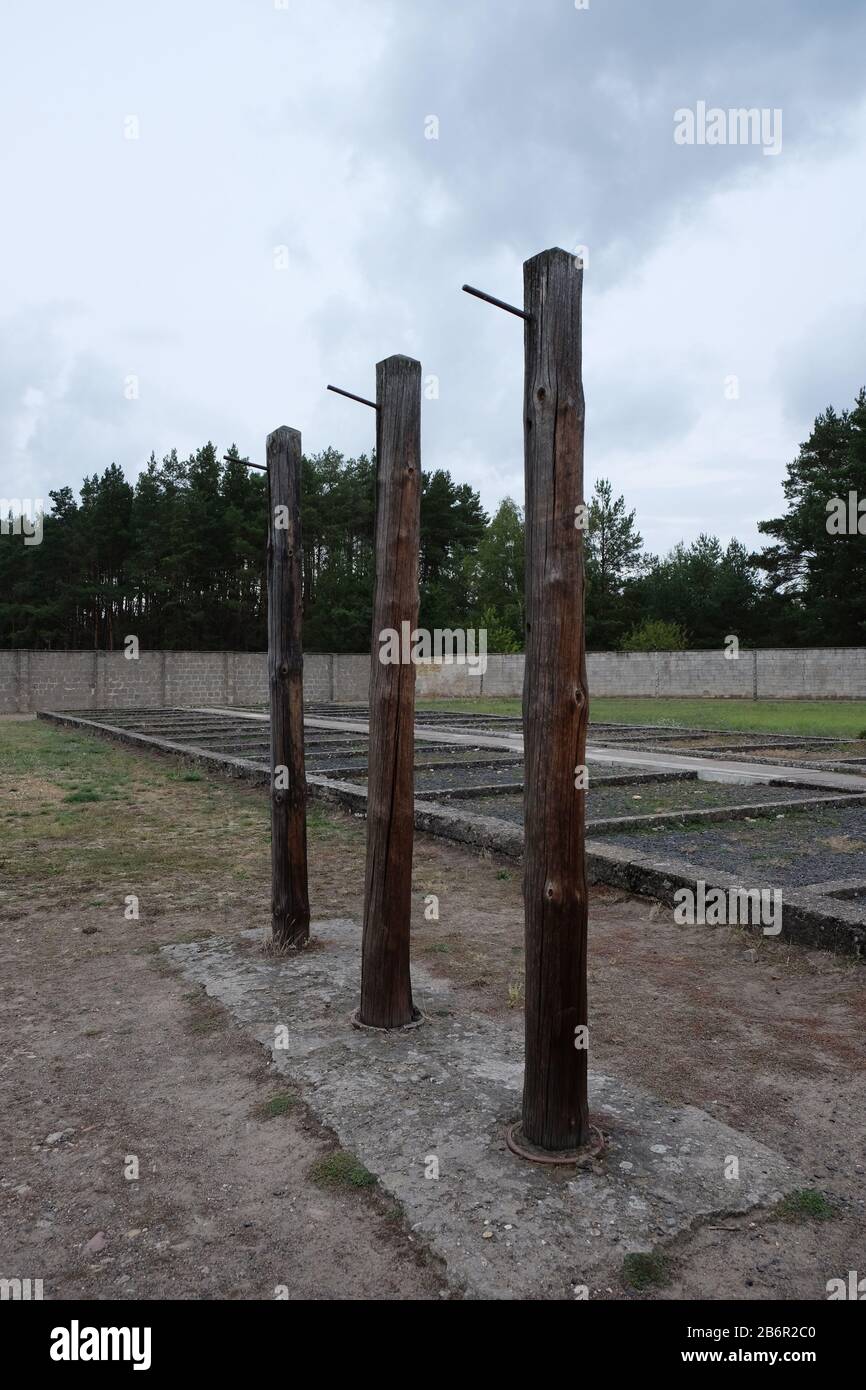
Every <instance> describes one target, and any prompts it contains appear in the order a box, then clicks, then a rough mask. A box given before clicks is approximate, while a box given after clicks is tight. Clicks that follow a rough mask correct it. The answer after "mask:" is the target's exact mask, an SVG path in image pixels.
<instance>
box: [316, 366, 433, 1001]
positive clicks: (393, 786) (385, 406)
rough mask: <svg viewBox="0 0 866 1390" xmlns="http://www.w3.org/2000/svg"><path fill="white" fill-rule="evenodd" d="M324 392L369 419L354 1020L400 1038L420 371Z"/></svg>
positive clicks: (409, 839) (405, 989)
mask: <svg viewBox="0 0 866 1390" xmlns="http://www.w3.org/2000/svg"><path fill="white" fill-rule="evenodd" d="M328 390H329V391H337V392H338V393H339V394H340V395H341V396H348V397H349V399H350V400H355V401H360V402H361V403H362V404H363V405H370V406H373V408H374V409H375V411H376V531H375V547H374V553H375V563H376V577H375V586H374V591H373V629H372V642H371V648H372V649H371V661H370V711H369V720H370V723H369V749H368V756H367V864H366V872H365V877H364V932H363V938H362V942H361V1004H360V1007H359V1009H358V1012H357V1015H356V1020H357V1022H358V1023H360V1024H363V1025H366V1026H367V1027H371V1028H404V1027H405V1026H406V1025H407V1024H410V1023H414V1022H416V1021H417V1019H418V1017H419V1015H418V1011H417V1009H415V1007H414V1006H413V1003H412V984H411V980H410V977H409V925H410V919H411V912H412V844H413V839H414V830H415V665H414V663H413V662H412V661H411V660H408V659H407V657H408V655H409V654H410V652H411V642H412V634H413V632H414V631H415V628H416V625H417V622H418V556H419V544H420V531H421V363H420V362H416V361H415V360H414V358H411V357H400V356H396V357H387V358H386V359H385V361H384V362H379V363H377V364H376V399H375V401H369V400H367V399H366V397H364V396H356V395H355V394H354V393H353V392H351V391H343V390H342V389H341V388H340V387H337V386H329V387H328ZM395 649H396V652H397V653H399V655H397V656H396V659H394V658H395ZM383 658H384V659H383Z"/></svg>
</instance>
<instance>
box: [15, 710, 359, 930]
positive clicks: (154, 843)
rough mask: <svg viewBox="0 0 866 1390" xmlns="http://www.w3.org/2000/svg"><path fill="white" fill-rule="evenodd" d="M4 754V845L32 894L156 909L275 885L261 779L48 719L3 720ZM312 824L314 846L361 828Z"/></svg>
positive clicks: (323, 821) (202, 903)
mask: <svg viewBox="0 0 866 1390" xmlns="http://www.w3.org/2000/svg"><path fill="white" fill-rule="evenodd" d="M0 759H2V765H3V773H4V775H3V778H2V782H0V843H2V846H3V858H4V865H3V871H4V877H5V878H8V880H9V882H10V887H11V888H12V889H13V891H15V890H20V889H21V888H22V887H23V886H25V885H26V887H27V891H28V894H29V895H31V896H32V895H33V894H34V892H35V893H36V894H37V895H43V894H44V895H45V896H50V897H51V898H52V900H57V899H58V898H59V897H62V898H63V900H64V901H66V902H76V901H86V902H93V900H94V898H95V897H99V898H100V899H102V900H103V901H105V902H114V901H116V902H122V901H123V898H124V897H125V895H126V894H127V893H130V892H135V893H136V894H137V895H138V896H139V897H140V898H141V900H142V905H143V910H145V909H146V910H147V911H149V912H154V911H156V910H158V907H159V904H160V903H161V902H166V901H169V900H170V901H171V902H172V904H173V906H175V907H176V906H178V905H180V906H183V907H187V906H188V907H191V908H197V907H207V908H208V909H209V910H211V911H212V910H213V908H214V904H215V902H216V904H217V906H218V907H219V905H220V904H222V905H224V906H226V907H228V906H229V905H230V904H231V903H232V902H233V901H237V900H238V899H239V898H244V899H248V897H249V892H250V889H249V884H250V883H251V882H253V881H254V882H257V883H262V884H267V883H268V880H269V874H270V817H269V814H268V803H267V795H266V792H264V791H263V790H262V789H260V788H257V787H248V786H244V785H238V784H234V783H231V782H228V781H225V782H223V781H222V780H221V779H220V778H216V777H215V778H206V777H202V775H201V774H200V773H198V772H190V771H189V770H188V769H179V768H178V766H177V764H176V763H175V762H173V761H171V760H169V759H159V758H154V757H148V756H146V755H144V754H142V753H140V752H138V751H136V750H132V749H128V748H123V747H120V746H119V745H117V744H113V743H110V742H108V741H107V740H105V739H101V738H98V737H97V736H95V735H94V734H88V733H84V732H75V731H72V730H69V729H64V728H60V727H57V726H53V725H50V724H45V723H43V722H42V721H40V720H32V721H30V720H28V721H24V720H22V721H12V720H10V721H3V722H0ZM308 831H309V836H310V842H311V848H315V845H316V843H317V842H318V843H321V844H325V845H327V844H333V843H335V842H339V843H340V844H343V843H346V842H347V839H348V838H349V837H351V834H352V833H356V834H357V833H358V832H357V828H356V827H355V826H354V825H351V824H350V825H349V826H348V828H347V827H346V825H345V822H344V821H343V820H342V819H341V818H339V817H337V818H334V819H332V818H331V817H330V816H329V815H328V814H327V812H326V811H324V810H323V809H321V808H315V809H314V811H313V814H311V815H310V817H309V821H308ZM361 833H362V834H363V831H361ZM35 856H38V862H39V875H38V878H39V885H38V887H37V888H36V889H35V890H34V857H35Z"/></svg>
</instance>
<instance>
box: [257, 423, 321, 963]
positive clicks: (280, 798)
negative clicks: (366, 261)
mask: <svg viewBox="0 0 866 1390" xmlns="http://www.w3.org/2000/svg"><path fill="white" fill-rule="evenodd" d="M267 473H268V688H269V691H270V700H271V866H272V899H271V925H272V931H273V943H274V946H275V947H276V948H277V949H279V950H282V951H284V950H287V949H289V948H297V947H301V946H304V945H305V944H306V942H307V941H308V940H309V936H310V899H309V893H308V889H307V779H306V772H305V769H304V654H303V647H302V644H301V630H302V621H303V587H302V570H301V436H300V433H299V432H298V430H291V429H289V428H288V427H287V426H286V425H281V426H280V428H279V429H277V430H274V432H273V434H269V435H268V440H267Z"/></svg>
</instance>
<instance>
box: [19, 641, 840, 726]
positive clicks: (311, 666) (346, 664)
mask: <svg viewBox="0 0 866 1390" xmlns="http://www.w3.org/2000/svg"><path fill="white" fill-rule="evenodd" d="M523 664H524V659H523V656H522V655H519V654H518V655H514V656H497V655H489V656H488V658H487V670H486V672H485V673H484V675H483V676H481V677H478V676H473V675H472V674H470V668H468V667H466V666H458V665H456V664H446V663H436V662H431V663H429V664H424V665H421V666H419V667H418V686H417V689H418V694H419V696H420V697H421V698H430V697H434V698H435V697H443V698H447V697H450V698H452V699H454V698H459V699H471V698H472V697H473V696H477V695H481V696H497V695H503V696H511V697H512V698H519V697H520V695H521V694H522V691H523ZM587 667H588V675H589V689H590V694H591V695H621V696H660V697H667V698H670V697H677V696H681V697H686V696H691V697H692V698H700V697H705V696H706V697H708V696H716V697H724V698H730V699H735V698H739V699H752V698H760V699H788V700H790V699H795V700H823V699H861V700H862V699H866V648H864V647H827V648H819V647H813V648H804V649H803V650H784V649H781V648H779V649H769V648H768V649H766V650H759V651H741V652H740V655H739V658H738V659H737V660H736V661H729V660H726V658H725V656H724V654H723V653H722V652H720V651H713V652H591V653H590V655H589V656H588V658H587ZM369 683H370V658H369V656H367V655H364V654H355V653H329V652H310V653H309V654H308V655H307V656H306V657H305V658H304V692H305V695H306V698H307V699H308V700H325V701H328V700H335V701H338V702H343V703H346V704H349V703H358V702H360V703H364V702H365V701H366V699H367V695H368V690H369ZM267 697H268V679H267V657H266V655H265V653H264V652H151V651H144V652H141V653H140V655H139V659H138V660H137V661H128V660H127V659H126V657H125V656H124V653H123V652H122V651H119V652H66V651H26V650H16V651H0V714H15V713H29V712H30V711H32V710H37V709H104V708H109V709H110V708H116V709H123V708H127V709H136V708H139V709H145V708H154V707H158V706H166V705H226V706H232V705H251V704H261V703H263V702H264V701H266V700H267Z"/></svg>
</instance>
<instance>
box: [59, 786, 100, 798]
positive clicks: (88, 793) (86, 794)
mask: <svg viewBox="0 0 866 1390" xmlns="http://www.w3.org/2000/svg"><path fill="white" fill-rule="evenodd" d="M63 800H64V801H101V800H102V796H101V795H100V793H99V792H98V791H95V790H94V788H93V787H79V788H78V790H77V791H74V792H70V793H69V795H68V796H64V798H63Z"/></svg>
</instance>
